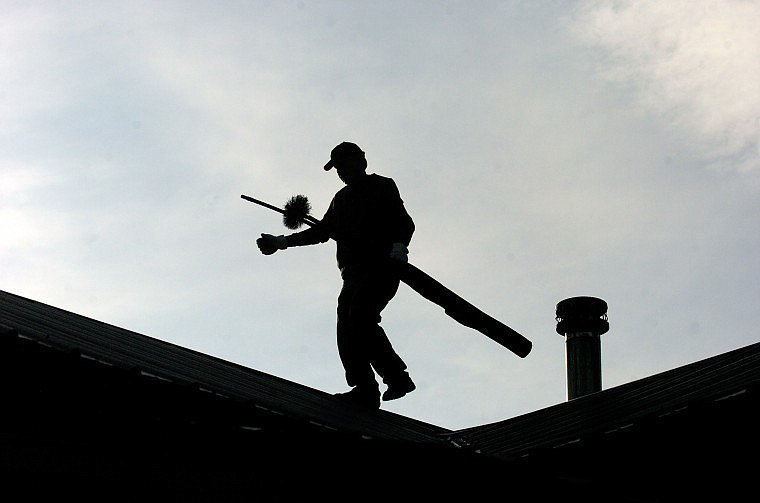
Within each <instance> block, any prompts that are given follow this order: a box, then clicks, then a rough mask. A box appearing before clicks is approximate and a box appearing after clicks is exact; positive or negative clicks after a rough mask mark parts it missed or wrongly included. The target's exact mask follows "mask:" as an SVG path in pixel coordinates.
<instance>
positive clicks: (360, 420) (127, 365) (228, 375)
mask: <svg viewBox="0 0 760 503" xmlns="http://www.w3.org/2000/svg"><path fill="white" fill-rule="evenodd" d="M0 307H1V309H0V329H3V330H2V332H4V333H5V334H9V333H12V334H14V335H15V336H16V337H18V338H20V339H23V340H25V341H26V342H31V343H36V344H37V345H43V346H46V347H49V348H52V349H55V350H59V351H65V352H69V353H71V354H74V355H75V356H76V357H78V358H80V359H86V360H89V361H94V362H98V363H101V364H103V365H106V366H115V367H119V368H124V369H129V370H130V371H132V372H134V373H139V374H141V375H142V376H149V377H154V378H156V379H161V380H165V381H170V382H174V383H178V384H182V385H191V386H194V387H197V388H199V389H201V390H205V391H208V392H211V393H213V394H215V395H218V396H220V397H227V398H230V399H232V400H239V401H244V402H246V403H249V404H253V405H255V407H256V408H257V409H258V410H260V411H264V412H271V413H272V414H276V415H278V416H284V417H285V418H287V419H288V420H290V421H295V422H301V423H304V424H309V425H310V426H316V427H320V426H321V427H324V428H326V429H329V430H334V431H339V432H341V433H348V434H354V435H359V436H362V437H368V438H377V439H383V440H404V441H412V442H426V443H437V444H448V442H447V441H445V440H444V438H443V437H442V436H441V435H442V434H444V433H447V432H448V430H446V429H445V428H441V427H438V426H435V425H431V424H428V423H425V422H422V421H418V420H415V419H412V418H408V417H405V416H401V415H398V414H394V413H391V412H388V411H384V410H379V411H365V410H363V409H358V408H355V407H352V406H350V405H348V404H345V403H343V402H341V401H340V400H338V399H336V398H335V397H334V396H332V395H331V394H328V393H325V392H322V391H319V390H316V389H313V388H310V387H307V386H303V385H301V384H298V383H295V382H292V381H288V380H286V379H282V378H279V377H276V376H273V375H270V374H266V373H263V372H260V371H257V370H254V369H251V368H247V367H245V366H242V365H238V364H235V363H231V362H228V361H224V360H222V359H220V358H216V357H214V356H210V355H206V354H203V353H200V352H198V351H193V350H191V349H187V348H184V347H181V346H178V345H175V344H171V343H169V342H165V341H161V340H158V339H155V338H152V337H149V336H146V335H142V334H139V333H137V332H133V331H130V330H126V329H124V328H119V327H116V326H114V325H109V324H107V323H104V322H101V321H98V320H94V319H92V318H88V317H85V316H82V315H79V314H75V313H72V312H69V311H66V310H63V309H59V308H56V307H53V306H50V305H47V304H43V303H41V302H36V301H34V300H30V299H27V298H24V297H21V296H18V295H14V294H11V293H8V292H5V291H0Z"/></svg>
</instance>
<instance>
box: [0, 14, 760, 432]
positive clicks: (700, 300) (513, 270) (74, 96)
mask: <svg viewBox="0 0 760 503" xmlns="http://www.w3.org/2000/svg"><path fill="white" fill-rule="evenodd" d="M0 4H1V5H2V12H3V14H2V16H0V228H2V232H3V239H2V240H0V289H2V290H6V291H9V292H11V293H14V294H18V295H22V296H25V297H28V298H31V299H34V300H37V301H40V302H44V303H48V304H52V305H54V306H57V307H60V308H63V309H66V310H69V311H73V312H75V313H78V314H82V315H85V316H88V317H90V318H95V319H98V320H101V321H105V322H107V323H110V324H113V325H117V326H120V327H123V328H127V329H130V330H134V331H137V332H139V333H142V334H145V335H149V336H152V337H155V338H158V339H161V340H165V341H169V342H172V343H176V344H179V345H181V346H184V347H188V348H192V349H195V350H199V351H202V352H205V353H208V354H211V355H215V356H218V357H221V358H224V359H227V360H230V361H233V362H236V363H240V364H242V365H245V366H247V367H251V368H254V369H257V370H260V371H263V372H267V373H270V374H273V375H276V376H279V377H282V378H285V379H288V380H291V381H294V382H298V383H301V384H304V385H307V386H310V387H313V388H317V389H320V390H323V391H326V392H330V393H332V392H338V391H345V390H346V389H347V388H346V386H345V382H344V379H343V371H342V367H341V365H340V362H339V360H338V356H337V350H336V347H335V335H334V333H335V304H336V298H337V294H338V291H339V289H340V278H339V274H338V271H337V269H336V266H335V259H334V252H335V248H334V246H335V244H334V243H333V242H330V243H326V244H324V245H321V246H312V247H304V248H295V249H289V250H286V251H284V252H279V253H277V254H275V255H273V256H270V257H265V256H263V255H261V254H260V253H259V251H258V249H257V248H256V245H255V240H256V238H257V237H258V236H259V234H260V233H261V232H269V233H274V234H280V233H285V232H289V231H287V229H285V228H284V227H283V226H282V224H281V219H280V216H279V215H278V214H276V213H273V212H270V211H269V210H266V209H263V208H260V207H258V206H255V205H253V204H251V203H247V202H245V201H243V200H242V199H240V195H241V194H248V195H251V196H253V197H256V198H259V199H264V200H266V201H268V202H270V203H273V204H277V205H282V204H284V203H285V201H286V200H287V199H288V198H289V197H290V196H292V195H294V194H304V195H306V196H308V197H309V200H310V201H311V203H312V207H313V212H312V213H313V214H314V215H315V216H317V217H321V215H322V214H323V212H324V211H325V209H326V208H327V205H328V203H329V201H330V199H331V198H332V196H333V194H334V193H335V192H336V191H337V190H338V189H339V188H340V187H341V186H342V184H341V182H340V181H339V180H338V178H337V176H336V175H335V173H334V172H329V173H326V172H324V171H323V170H322V165H323V164H324V163H325V162H326V160H327V159H328V157H329V152H330V150H331V149H332V147H333V146H335V145H336V144H337V143H339V142H341V141H344V140H349V141H354V142H356V143H358V144H359V145H360V146H362V147H363V149H364V150H365V151H366V153H367V159H368V162H369V170H368V171H369V172H376V173H379V174H382V175H385V176H390V177H392V178H394V179H395V180H396V183H397V184H398V186H399V188H400V190H401V193H402V197H403V198H404V201H405V203H406V206H407V209H408V210H409V212H410V213H411V214H412V216H413V218H414V220H415V223H416V225H417V231H416V233H415V236H414V238H413V240H412V244H411V246H410V261H411V262H412V263H414V264H415V265H417V266H418V267H419V268H421V269H423V270H424V271H426V272H428V273H429V274H430V275H431V276H433V277H434V278H436V279H437V280H439V281H440V282H442V283H443V284H444V285H446V286H447V287H449V288H450V289H452V290H454V291H455V292H457V293H459V294H460V295H461V296H463V297H464V298H466V299H467V300H469V301H470V302H471V303H473V304H475V305H476V306H478V307H479V308H481V309H482V310H484V311H485V312H487V313H488V314H490V315H492V316H493V317H495V318H497V319H499V320H500V321H502V322H504V323H505V324H507V325H509V326H511V327H512V328H514V329H515V330H517V331H519V332H521V333H522V334H524V335H525V336H526V337H527V338H528V339H530V340H531V341H532V342H533V351H532V353H531V354H530V355H528V357H526V358H524V359H521V358H519V357H517V356H516V355H514V354H513V353H511V352H509V351H508V350H506V349H504V348H502V347H501V346H499V345H497V344H496V343H494V342H493V341H491V340H490V339H488V338H486V337H484V336H482V335H481V334H480V333H478V332H476V331H474V330H471V329H469V328H466V327H463V326H461V325H459V324H457V323H456V322H455V321H454V320H452V319H451V318H449V317H448V316H446V315H445V314H444V312H443V310H442V309H441V308H439V307H438V306H436V305H433V304H431V303H430V302H428V301H426V300H425V299H423V298H422V297H420V296H419V295H418V294H417V293H415V292H414V291H413V290H411V289H410V288H409V287H408V286H406V285H403V284H402V286H401V288H400V290H399V293H398V295H397V297H396V298H395V299H394V301H393V302H392V303H391V305H390V306H389V307H388V308H387V309H386V311H385V312H384V321H383V325H384V327H385V329H386V331H387V332H388V334H389V336H390V338H391V340H392V342H393V344H394V346H395V347H396V349H397V350H398V352H399V353H400V354H401V355H402V357H403V358H404V359H405V360H406V362H407V364H408V365H409V368H410V372H411V375H412V376H413V378H414V379H415V381H416V382H417V385H418V390H417V391H415V392H414V393H412V394H410V395H408V396H406V397H404V398H402V399H400V400H397V401H394V402H388V403H384V405H383V408H384V409H386V410H390V411H394V412H397V413H400V414H404V415H406V416H410V417H413V418H417V419H420V420H423V421H426V422H430V423H433V424H437V425H439V426H444V427H447V428H452V429H456V428H463V427H468V426H474V425H480V424H485V423H489V422H493V421H498V420H502V419H507V418H510V417H514V416H517V415H520V414H524V413H527V412H531V411H534V410H537V409H540V408H543V407H547V406H550V405H554V404H556V403H560V402H563V401H564V400H565V399H566V380H565V363H564V357H565V348H564V339H563V338H562V337H560V336H559V335H558V334H557V333H556V332H555V327H556V321H555V307H556V304H557V303H558V302H559V301H561V300H562V299H565V298H568V297H574V296H579V295H588V296H595V297H599V298H602V299H604V300H605V301H606V302H607V303H608V305H609V311H608V316H609V322H610V331H609V332H608V333H607V334H606V335H604V336H603V337H602V356H603V376H604V377H603V386H604V388H605V389H606V388H610V387H613V386H616V385H620V384H623V383H626V382H630V381H633V380H636V379H640V378H643V377H646V376H649V375H652V374H655V373H658V372H662V371H665V370H669V369H672V368H675V367H678V366H681V365H685V364H688V363H691V362H694V361H697V360H700V359H703V358H707V357H710V356H714V355H717V354H720V353H723V352H726V351H729V350H732V349H736V348H739V347H743V346H746V345H748V344H752V343H755V342H757V341H758V340H759V339H760V338H759V337H758V332H757V330H758V328H757V324H758V321H760V320H759V319H758V301H759V300H760V254H759V253H758V245H760V233H758V229H760V197H759V196H760V150H759V149H760V143H759V141H760V85H758V83H760V31H758V30H757V26H758V25H760V2H757V1H748V0H715V1H711V0H704V1H701V0H699V1H698V0H683V1H678V0H673V1H661V2H660V1H658V2H646V1H638V2H637V1H615V2H597V1H524V2H520V1H501V2H496V1H440V2H437V1H436V2H434V1H420V2H411V1H383V2H377V1H366V2H361V1H356V2H349V1H345V2H338V1H321V2H311V1H305V0H304V1H298V2H296V1H274V0H272V1H251V2H233V1H219V0H214V1H207V2H202V1H177V2H172V1H145V2H141V1H130V2H118V1H93V2H84V1H82V2H58V1H51V2H40V1H30V0H24V1H18V2H15V1H7V0H0Z"/></svg>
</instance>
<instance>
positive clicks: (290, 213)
mask: <svg viewBox="0 0 760 503" xmlns="http://www.w3.org/2000/svg"><path fill="white" fill-rule="evenodd" d="M310 211H311V204H309V200H308V199H307V198H306V196H302V195H300V194H299V195H297V196H293V197H291V198H290V199H288V202H287V203H285V213H283V215H282V223H283V224H285V227H287V228H288V229H293V230H295V229H298V228H299V227H301V225H303V223H304V219H305V218H306V217H307V216H309V212H310Z"/></svg>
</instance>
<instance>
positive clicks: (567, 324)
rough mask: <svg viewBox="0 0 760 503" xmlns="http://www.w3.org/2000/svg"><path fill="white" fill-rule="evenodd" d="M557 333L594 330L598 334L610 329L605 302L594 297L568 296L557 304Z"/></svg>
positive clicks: (564, 333)
mask: <svg viewBox="0 0 760 503" xmlns="http://www.w3.org/2000/svg"><path fill="white" fill-rule="evenodd" d="M556 319H557V333H558V334H560V335H566V334H568V333H571V332H595V333H598V334H599V335H601V334H604V333H606V332H607V331H608V330H609V329H610V324H609V323H608V322H607V303H606V302H605V301H603V300H602V299H598V298H596V297H584V296H581V297H570V298H569V299H565V300H563V301H560V302H559V303H558V304H557V318H556Z"/></svg>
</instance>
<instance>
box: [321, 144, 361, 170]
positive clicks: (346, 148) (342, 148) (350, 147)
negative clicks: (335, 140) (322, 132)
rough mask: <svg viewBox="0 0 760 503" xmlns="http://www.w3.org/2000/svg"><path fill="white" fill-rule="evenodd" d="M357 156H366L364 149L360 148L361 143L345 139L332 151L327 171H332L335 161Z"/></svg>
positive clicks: (326, 167) (326, 165) (326, 166)
mask: <svg viewBox="0 0 760 503" xmlns="http://www.w3.org/2000/svg"><path fill="white" fill-rule="evenodd" d="M357 156H362V157H364V151H363V150H362V149H360V148H359V145H357V144H356V143H351V142H350V141H344V142H343V143H341V144H340V145H338V146H336V147H335V148H334V149H332V151H331V152H330V160H329V161H328V162H327V164H325V171H330V170H331V169H332V168H333V167H334V166H335V161H340V160H342V159H349V158H351V157H357Z"/></svg>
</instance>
